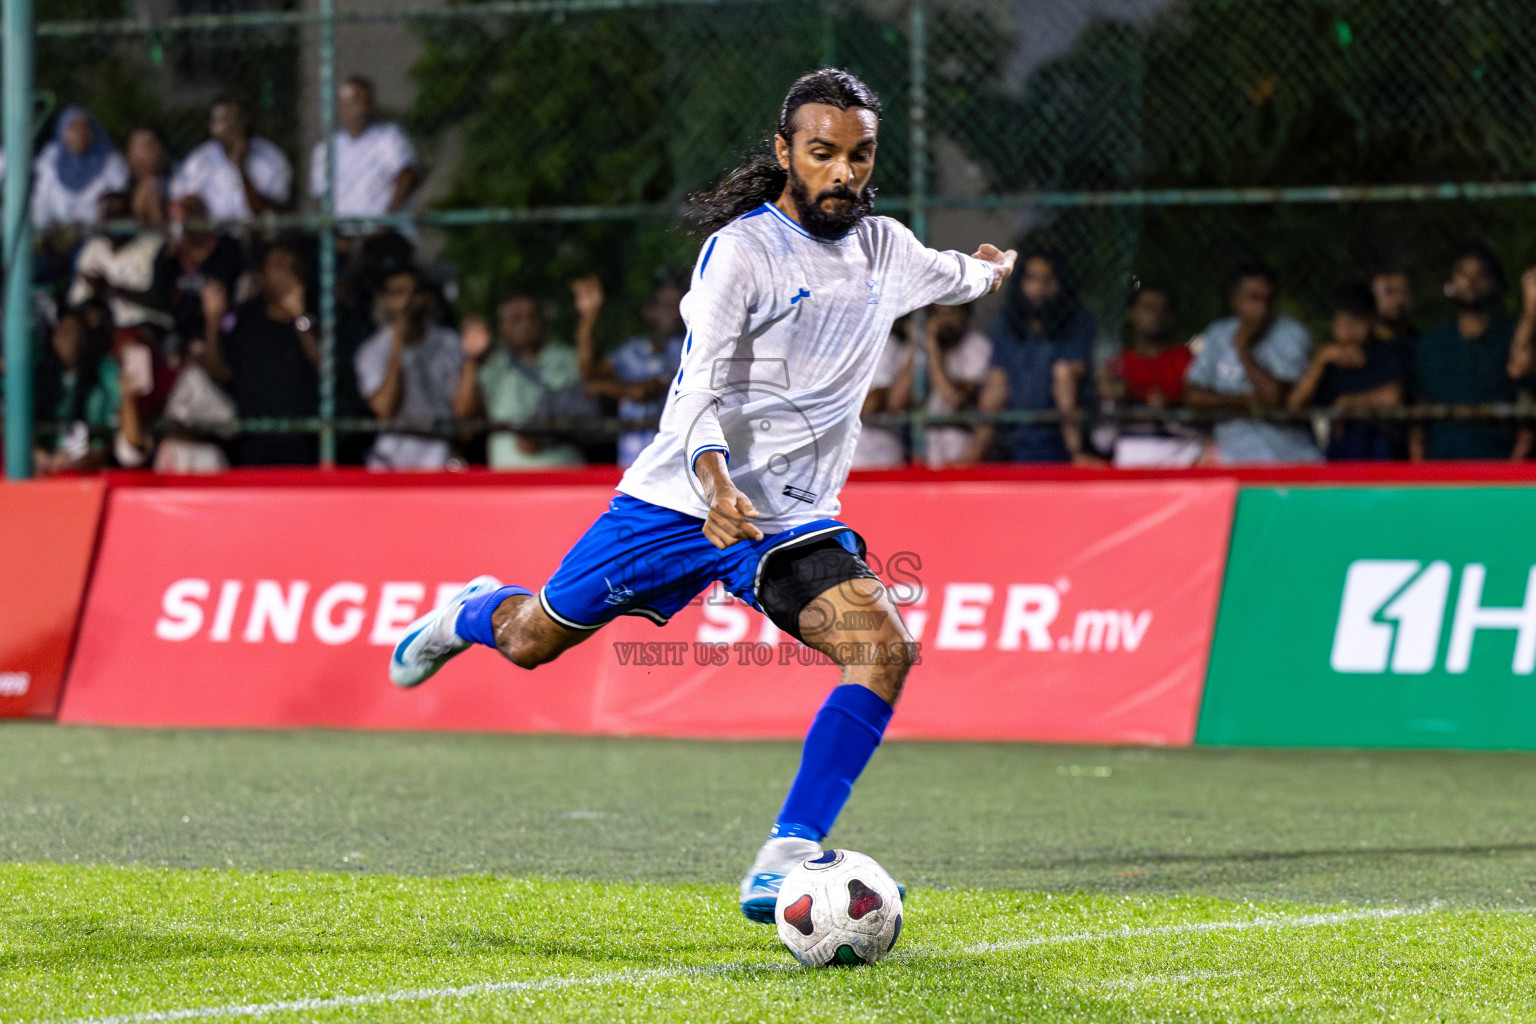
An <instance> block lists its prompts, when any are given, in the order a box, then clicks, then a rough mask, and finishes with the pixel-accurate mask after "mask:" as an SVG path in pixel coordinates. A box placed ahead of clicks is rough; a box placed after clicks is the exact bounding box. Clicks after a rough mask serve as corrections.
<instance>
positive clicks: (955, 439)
mask: <svg viewBox="0 0 1536 1024" xmlns="http://www.w3.org/2000/svg"><path fill="white" fill-rule="evenodd" d="M923 354H924V356H925V357H926V358H925V361H924V365H925V368H926V372H927V374H928V401H927V405H926V406H925V408H926V410H927V412H928V415H930V416H942V415H947V414H949V413H957V412H966V411H969V410H971V409H975V408H976V407H977V400H978V399H979V398H980V396H981V389H982V386H983V385H984V384H985V383H986V381H987V375H988V373H989V371H990V370H991V367H992V339H991V338H988V337H987V336H986V335H985V334H983V333H982V332H980V331H978V330H974V329H972V328H971V307H970V306H929V307H928V326H927V329H926V330H925V331H924V332H923ZM915 372H916V366H915V364H914V360H912V359H908V360H907V361H906V364H905V365H904V366H903V367H902V370H901V374H900V376H899V377H898V378H897V381H896V385H895V387H894V388H892V394H891V409H892V411H902V410H905V409H908V408H910V407H911V405H912V388H913V384H914V380H913V378H914V375H915ZM975 434H976V430H975V428H974V427H967V426H938V427H928V428H926V429H925V430H924V431H923V448H924V449H925V452H924V460H925V461H926V462H927V463H928V466H929V467H930V468H932V469H942V468H944V467H945V466H958V465H964V464H966V463H967V462H972V461H975V460H976V459H978V458H980V453H978V452H976V450H975Z"/></svg>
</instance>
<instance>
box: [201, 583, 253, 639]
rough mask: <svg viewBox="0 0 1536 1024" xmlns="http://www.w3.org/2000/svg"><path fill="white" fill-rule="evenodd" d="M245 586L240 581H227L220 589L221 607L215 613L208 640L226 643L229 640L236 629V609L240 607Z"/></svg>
mask: <svg viewBox="0 0 1536 1024" xmlns="http://www.w3.org/2000/svg"><path fill="white" fill-rule="evenodd" d="M244 587H245V584H243V583H241V582H240V581H239V580H225V581H224V585H223V586H222V587H220V588H219V607H218V610H217V611H215V612H214V613H213V628H212V629H210V630H209V631H208V639H209V640H216V641H218V642H219V643H221V644H222V643H224V642H226V641H227V640H229V631H230V630H231V629H233V628H234V627H235V609H237V608H238V607H240V591H241V590H242V589H244Z"/></svg>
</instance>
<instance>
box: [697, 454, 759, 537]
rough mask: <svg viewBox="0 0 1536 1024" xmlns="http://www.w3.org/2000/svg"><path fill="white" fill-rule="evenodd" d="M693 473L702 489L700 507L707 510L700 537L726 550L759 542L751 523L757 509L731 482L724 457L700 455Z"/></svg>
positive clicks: (755, 528)
mask: <svg viewBox="0 0 1536 1024" xmlns="http://www.w3.org/2000/svg"><path fill="white" fill-rule="evenodd" d="M693 471H694V473H695V475H697V476H698V478H699V483H701V484H703V485H704V503H705V504H707V505H708V506H709V515H708V517H707V518H706V519H705V520H704V536H705V537H708V538H709V542H710V543H711V544H713V545H714V546H715V547H717V548H728V547H730V546H731V545H732V544H735V543H736V542H737V541H739V540H762V539H763V531H762V530H759V529H758V528H757V527H756V526H754V525H753V524H752V522H751V520H753V519H756V518H757V509H755V508H753V507H752V499H750V498H748V497H747V496H746V495H745V494H742V493H741V491H739V490H737V489H736V485H735V484H733V483H732V482H731V475H730V473H729V472H727V470H726V463H725V456H724V455H722V454H720V453H719V452H713V451H712V452H704V453H703V454H702V455H700V456H699V457H698V459H697V460H696V461H695V462H694V464H693Z"/></svg>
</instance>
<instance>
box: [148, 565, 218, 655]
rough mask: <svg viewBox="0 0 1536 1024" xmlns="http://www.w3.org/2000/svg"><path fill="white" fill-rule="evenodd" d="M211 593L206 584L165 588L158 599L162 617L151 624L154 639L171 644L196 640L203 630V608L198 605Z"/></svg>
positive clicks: (192, 582) (197, 582)
mask: <svg viewBox="0 0 1536 1024" xmlns="http://www.w3.org/2000/svg"><path fill="white" fill-rule="evenodd" d="M212 591H213V588H212V587H211V586H209V585H208V581H207V580H192V579H187V580H177V581H176V582H175V583H172V584H171V585H170V586H168V587H166V588H165V596H164V597H162V598H161V599H160V610H161V611H162V612H164V614H163V615H161V616H160V618H159V619H158V620H156V622H155V636H157V637H159V638H160V639H161V640H170V641H172V642H175V643H179V642H180V641H182V640H190V639H192V638H193V637H194V636H197V631H198V630H200V629H202V628H203V606H202V605H200V604H198V602H199V601H206V600H208V595H209V594H210V593H212Z"/></svg>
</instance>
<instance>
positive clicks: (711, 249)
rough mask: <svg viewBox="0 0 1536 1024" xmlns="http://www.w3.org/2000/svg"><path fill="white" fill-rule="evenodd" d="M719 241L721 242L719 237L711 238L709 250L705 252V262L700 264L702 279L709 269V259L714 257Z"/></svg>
mask: <svg viewBox="0 0 1536 1024" xmlns="http://www.w3.org/2000/svg"><path fill="white" fill-rule="evenodd" d="M718 241H720V238H719V237H718V236H716V237H714V238H711V239H710V240H709V248H707V249H705V250H704V262H703V263H701V264H699V277H701V278H702V277H703V276H704V271H706V270H708V269H709V258H710V256H712V255H714V252H715V243H716V242H718Z"/></svg>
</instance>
